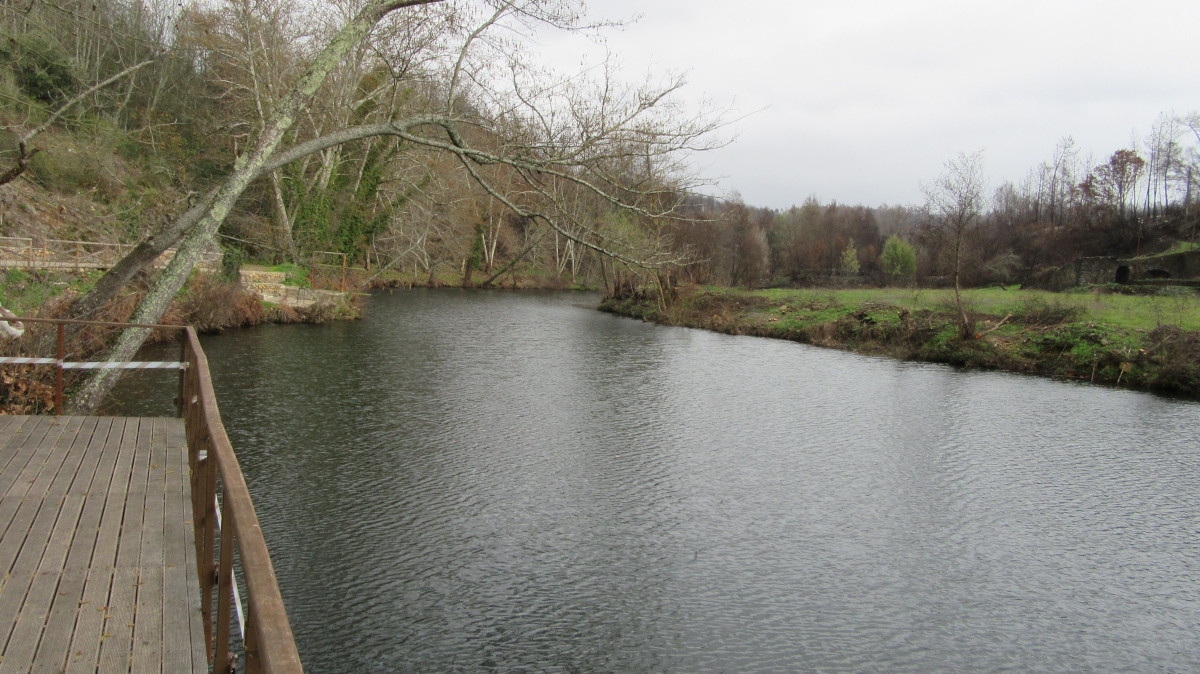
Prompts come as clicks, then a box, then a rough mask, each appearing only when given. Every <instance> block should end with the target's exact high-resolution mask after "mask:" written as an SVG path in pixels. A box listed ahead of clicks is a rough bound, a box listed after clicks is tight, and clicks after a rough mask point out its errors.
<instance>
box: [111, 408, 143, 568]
mask: <svg viewBox="0 0 1200 674" xmlns="http://www.w3.org/2000/svg"><path fill="white" fill-rule="evenodd" d="M142 421H143V420H142V419H130V420H129V421H128V422H127V423H128V424H132V425H133V433H132V434H130V433H126V434H125V440H124V441H125V442H132V443H133V448H132V449H133V463H132V472H131V474H130V477H129V485H128V487H127V490H126V492H125V513H124V516H123V517H122V519H121V539H120V544H119V545H118V546H117V566H118V567H123V566H134V567H136V566H137V565H138V561H139V557H140V555H141V551H142V533H143V527H144V524H145V516H146V486H147V485H146V483H147V480H148V479H149V477H150V437H151V433H150V428H149V426H150V424H149V423H147V424H145V425H146V427H147V428H145V432H143V429H142ZM127 428H128V426H127ZM131 435H132V437H131Z"/></svg>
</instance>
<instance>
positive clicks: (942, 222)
mask: <svg viewBox="0 0 1200 674" xmlns="http://www.w3.org/2000/svg"><path fill="white" fill-rule="evenodd" d="M985 188H986V184H985V181H984V177H983V150H979V151H977V152H974V153H973V154H966V153H959V154H958V156H957V157H955V158H953V159H951V160H949V161H947V162H946V171H945V173H943V174H941V175H940V176H938V177H937V179H935V180H934V181H933V182H932V183H930V184H927V185H923V186H922V191H924V193H925V208H926V210H927V211H928V213H929V217H930V221H931V223H932V224H933V225H934V226H935V227H938V228H940V229H941V230H943V231H944V232H945V233H946V234H947V235H948V236H949V237H950V239H951V245H952V249H951V250H952V251H953V273H954V304H955V307H956V308H957V310H958V316H959V323H958V333H959V337H960V338H962V339H968V338H970V337H971V336H973V334H974V324H973V323H972V322H971V321H970V320H969V319H968V318H967V312H966V309H964V308H963V302H962V282H961V276H962V260H963V245H964V243H965V241H966V237H967V234H968V232H969V231H970V230H971V229H972V228H973V227H975V226H976V224H978V222H979V219H980V217H981V216H982V215H983V208H984V190H985Z"/></svg>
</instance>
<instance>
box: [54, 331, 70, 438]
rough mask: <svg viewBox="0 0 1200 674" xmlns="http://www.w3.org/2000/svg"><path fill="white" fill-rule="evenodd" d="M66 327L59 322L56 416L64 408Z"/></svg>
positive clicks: (55, 387) (55, 382) (55, 398)
mask: <svg viewBox="0 0 1200 674" xmlns="http://www.w3.org/2000/svg"><path fill="white" fill-rule="evenodd" d="M66 327H67V326H65V325H64V324H62V323H59V324H58V336H57V338H56V339H55V341H56V342H57V347H56V348H55V358H57V359H58V363H57V364H56V365H55V367H54V416H59V415H61V414H62V408H63V359H64V358H66V356H67V353H66V351H67V349H66Z"/></svg>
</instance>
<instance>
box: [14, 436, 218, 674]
mask: <svg viewBox="0 0 1200 674" xmlns="http://www.w3.org/2000/svg"><path fill="white" fill-rule="evenodd" d="M0 421H3V422H4V423H3V426H0V428H2V429H7V430H12V431H14V432H13V433H4V434H3V436H0V445H2V446H3V449H0V452H3V454H0V462H7V464H6V465H7V466H8V467H9V468H11V469H12V471H15V475H14V474H13V472H10V471H8V470H5V471H3V475H4V476H5V477H6V478H8V479H6V480H5V483H6V484H7V493H6V494H4V495H3V498H6V499H7V500H6V501H3V502H0V507H7V509H8V511H10V512H11V515H12V516H11V517H10V518H9V519H10V521H9V526H8V527H7V529H6V531H5V534H4V536H3V537H2V538H0V567H4V568H6V569H7V570H8V572H9V573H8V577H7V579H6V581H5V582H4V585H2V586H0V647H3V657H2V659H0V674H3V673H4V672H8V671H14V672H62V671H80V672H92V673H94V672H98V671H99V672H110V671H115V672H135V671H136V672H143V671H144V672H204V671H207V666H208V663H207V659H206V654H205V652H204V636H203V627H202V620H201V615H200V608H199V607H200V602H199V590H198V588H197V584H196V569H195V550H194V547H193V545H192V542H193V535H192V532H191V528H192V527H191V522H190V521H189V519H190V513H191V502H190V496H189V494H188V487H189V482H188V479H187V476H188V474H187V470H188V468H187V450H186V442H185V440H184V433H183V429H182V422H181V421H180V420H177V419H121V418H117V419H112V418H108V419H97V418H87V417H62V418H60V419H54V418H53V417H42V418H21V419H3V420H0Z"/></svg>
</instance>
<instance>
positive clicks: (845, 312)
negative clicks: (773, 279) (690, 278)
mask: <svg viewBox="0 0 1200 674" xmlns="http://www.w3.org/2000/svg"><path fill="white" fill-rule="evenodd" d="M922 292H927V293H928V291H915V292H914V291H897V290H887V289H884V290H858V291H840V292H838V291H825V290H817V289H805V290H779V289H772V290H762V291H746V290H737V289H726V288H711V287H696V288H689V289H681V290H680V292H679V298H678V301H677V302H675V303H674V304H673V305H672V306H670V307H668V308H666V309H663V308H661V307H660V306H659V304H658V302H657V300H656V298H655V297H650V296H646V295H642V294H635V295H633V296H630V297H625V298H611V297H610V298H606V299H605V300H604V301H603V302H602V303H601V306H600V309H601V310H602V311H608V312H611V313H615V314H619V315H622V316H629V317H632V318H641V319H643V320H648V321H654V322H657V323H661V324H663V325H676V326H683V327H691V328H701V329H705V330H713V331H716V332H723V333H726V334H734V335H753V336H759V337H772V338H777V339H787V340H791V341H795V342H801V343H804V344H812V345H815V346H822V347H828V348H836V349H843V350H848V351H855V352H858V353H863V354H868V355H884V356H890V357H893V358H899V359H903V360H917V361H925V362H931V363H946V364H949V365H955V366H958V367H971V368H985V369H995V370H1006V371H1011V372H1024V373H1029V374H1038V375H1047V376H1054V377H1064V378H1069V379H1079V380H1084V381H1090V382H1093V383H1097V384H1109V385H1114V386H1121V387H1128V388H1137V389H1143V390H1150V391H1161V392H1165V393H1172V394H1177V395H1183V396H1187V397H1190V398H1197V399H1200V331H1198V330H1197V329H1195V327H1194V324H1195V323H1196V322H1197V321H1200V311H1197V308H1196V307H1197V303H1198V302H1200V299H1197V298H1196V296H1195V295H1194V294H1191V295H1188V294H1179V295H1178V296H1169V295H1168V296H1166V297H1165V298H1164V299H1163V300H1162V301H1159V300H1152V299H1150V298H1132V299H1127V300H1122V301H1119V302H1115V303H1114V304H1115V305H1116V306H1117V307H1118V309H1117V310H1113V309H1111V308H1109V307H1108V305H1103V307H1101V306H1099V305H1097V308H1094V309H1093V308H1092V305H1095V304H1096V303H1095V302H1092V301H1091V300H1092V299H1093V298H1091V297H1087V298H1085V299H1087V300H1089V301H1088V302H1081V301H1080V299H1081V298H1080V297H1071V296H1070V295H1065V294H1059V293H1033V292H1024V291H1023V292H1020V293H1015V292H1014V293H1012V296H1011V298H1010V299H1009V300H1008V301H1006V302H1002V301H989V300H992V298H993V295H995V293H991V294H989V295H982V294H976V295H975V296H973V297H974V300H975V301H973V302H972V304H973V305H974V306H973V307H972V311H971V312H970V317H971V319H972V320H974V322H975V325H976V330H975V338H974V339H969V340H960V339H958V337H957V324H956V316H955V311H954V307H953V304H952V303H947V302H945V301H944V299H943V297H942V295H940V294H936V293H928V295H927V296H926V297H922V296H921V294H922ZM996 292H1005V291H996ZM1139 303H1140V304H1139ZM1126 305H1128V306H1129V307H1131V309H1130V310H1129V312H1128V313H1129V314H1130V315H1129V316H1128V317H1124V318H1114V317H1113V316H1115V314H1114V315H1110V314H1109V313H1107V312H1111V311H1119V310H1120V309H1121V308H1122V307H1124V306H1126ZM1139 306H1140V307H1141V308H1142V309H1143V310H1144V311H1143V312H1142V313H1137V312H1134V311H1133V309H1132V308H1136V307H1139ZM1143 314H1146V315H1149V316H1151V317H1154V318H1153V320H1149V321H1147V319H1146V318H1145V316H1143ZM1105 318H1108V319H1109V320H1104V319H1105ZM1139 324H1141V325H1140V327H1139Z"/></svg>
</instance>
